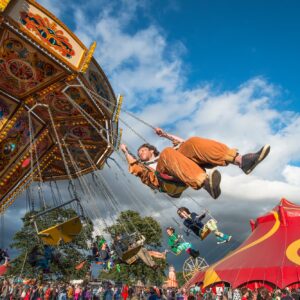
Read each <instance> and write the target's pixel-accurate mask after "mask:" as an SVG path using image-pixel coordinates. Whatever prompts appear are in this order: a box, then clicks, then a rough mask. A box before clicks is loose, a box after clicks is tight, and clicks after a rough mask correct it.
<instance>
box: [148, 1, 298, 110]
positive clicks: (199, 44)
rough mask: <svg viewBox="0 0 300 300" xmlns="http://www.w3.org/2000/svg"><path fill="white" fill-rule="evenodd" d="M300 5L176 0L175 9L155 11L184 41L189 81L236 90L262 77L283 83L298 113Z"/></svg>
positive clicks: (174, 35) (170, 31) (168, 29)
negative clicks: (245, 83)
mask: <svg viewBox="0 0 300 300" xmlns="http://www.w3.org/2000/svg"><path fill="white" fill-rule="evenodd" d="M157 4H158V2H157ZM299 9H300V3H299V1H293V0H292V1H288V2H284V1H280V0H279V1H278V0H275V1H273V0H272V1H271V0H267V1H257V0H254V1H238V0H234V1H220V0H213V1H209V0H205V1H177V8H176V9H175V10H173V11H172V10H168V11H167V12H165V13H162V12H161V10H159V9H153V13H154V16H155V18H156V19H157V21H158V23H159V24H160V25H161V26H162V27H163V28H164V29H165V30H166V32H167V33H168V35H169V37H170V39H171V40H172V39H173V40H180V41H182V42H183V43H184V45H185V47H186V49H187V51H186V55H185V60H186V62H187V64H188V65H189V72H190V74H189V76H188V78H189V80H188V83H189V84H195V83H197V82H198V81H199V80H207V81H213V82H215V83H216V84H217V85H220V86H221V87H222V88H234V87H235V86H237V85H239V84H241V83H242V82H243V81H245V80H247V79H249V78H251V77H253V76H257V75H260V76H264V77H266V78H267V79H268V80H270V81H271V82H272V83H275V84H277V85H279V86H281V87H282V89H283V91H284V92H285V98H286V99H290V100H291V102H290V103H289V105H287V107H290V108H291V109H293V110H297V111H299V110H300V101H299V98H300V85H299V75H298V73H299V70H300V60H299V53H300V35H299V30H300V19H299ZM284 105H285V104H284Z"/></svg>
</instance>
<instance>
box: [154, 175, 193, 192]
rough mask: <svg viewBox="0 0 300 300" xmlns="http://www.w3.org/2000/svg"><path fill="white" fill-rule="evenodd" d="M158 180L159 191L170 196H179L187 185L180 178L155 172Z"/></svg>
mask: <svg viewBox="0 0 300 300" xmlns="http://www.w3.org/2000/svg"><path fill="white" fill-rule="evenodd" d="M155 175H156V177H157V179H158V181H159V186H160V188H159V191H160V192H161V193H167V194H168V195H169V196H170V197H172V198H180V196H181V194H182V193H183V192H184V191H185V190H186V189H187V188H188V186H187V185H186V184H185V183H183V182H182V181H181V180H179V179H178V178H176V177H174V176H170V175H168V174H164V173H160V172H157V171H156V172H155Z"/></svg>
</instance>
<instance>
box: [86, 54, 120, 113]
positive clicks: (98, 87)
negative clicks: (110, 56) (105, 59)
mask: <svg viewBox="0 0 300 300" xmlns="http://www.w3.org/2000/svg"><path fill="white" fill-rule="evenodd" d="M85 79H86V80H87V82H88V83H89V85H90V86H91V88H92V90H93V91H94V92H96V93H97V94H98V95H99V96H101V97H103V98H104V99H107V100H108V102H105V101H103V105H105V106H106V107H107V108H108V109H109V111H112V110H113V109H114V107H115V104H116V100H115V96H114V94H113V92H112V89H111V87H110V85H109V83H108V80H107V78H106V76H105V75H104V73H103V71H102V70H101V68H100V67H99V65H98V64H97V62H96V61H95V60H92V62H91V63H90V65H89V68H88V70H87V72H86V73H85Z"/></svg>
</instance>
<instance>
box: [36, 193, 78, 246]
mask: <svg viewBox="0 0 300 300" xmlns="http://www.w3.org/2000/svg"><path fill="white" fill-rule="evenodd" d="M73 202H76V203H77V205H78V206H79V207H80V210H81V212H82V207H81V204H80V202H79V200H78V199H77V198H75V199H72V200H70V201H68V202H66V203H63V204H61V205H58V206H56V207H54V208H50V209H48V210H45V211H43V212H41V213H38V214H36V215H35V216H33V217H32V221H33V223H34V226H35V229H36V232H37V234H38V236H39V237H40V238H41V239H42V241H43V242H44V244H45V245H49V246H58V245H59V244H60V243H61V242H64V243H70V242H72V241H73V240H74V239H75V238H76V237H77V236H78V235H79V234H80V232H81V229H82V227H83V225H82V222H81V219H80V217H82V216H83V215H82V216H76V217H73V218H71V219H68V220H66V221H64V222H62V223H59V224H56V225H54V226H51V227H50V228H47V229H44V230H39V229H38V226H37V222H36V219H37V218H40V217H42V216H45V215H47V214H49V213H50V212H52V211H55V210H57V209H59V208H62V207H65V206H66V205H69V204H71V203H73Z"/></svg>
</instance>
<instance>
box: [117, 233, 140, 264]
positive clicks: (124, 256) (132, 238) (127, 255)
mask: <svg viewBox="0 0 300 300" xmlns="http://www.w3.org/2000/svg"><path fill="white" fill-rule="evenodd" d="M144 242H145V237H144V236H141V235H138V234H136V233H134V234H132V235H129V236H126V237H124V238H122V239H121V240H119V241H118V243H117V245H116V253H117V255H118V257H119V258H120V259H121V260H122V261H125V262H126V263H127V261H128V263H129V262H130V263H132V262H131V260H132V258H133V257H134V256H136V255H137V253H138V252H139V251H140V250H141V248H142V247H143V245H144ZM136 259H137V258H136ZM136 259H135V260H136ZM135 260H134V261H135Z"/></svg>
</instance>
